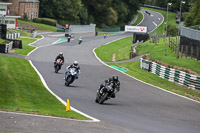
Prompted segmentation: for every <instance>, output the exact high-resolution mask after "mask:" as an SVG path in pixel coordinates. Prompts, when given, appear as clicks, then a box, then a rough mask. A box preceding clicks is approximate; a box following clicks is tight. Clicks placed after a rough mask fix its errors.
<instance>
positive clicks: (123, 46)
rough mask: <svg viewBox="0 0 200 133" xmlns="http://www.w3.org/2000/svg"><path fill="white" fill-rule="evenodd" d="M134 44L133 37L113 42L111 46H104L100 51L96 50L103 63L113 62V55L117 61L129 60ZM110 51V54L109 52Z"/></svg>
mask: <svg viewBox="0 0 200 133" xmlns="http://www.w3.org/2000/svg"><path fill="white" fill-rule="evenodd" d="M131 45H133V44H132V37H127V38H123V39H120V40H118V41H115V42H112V43H110V44H109V45H103V46H101V47H100V48H98V49H95V52H96V53H97V56H98V57H100V58H101V59H102V60H103V61H106V62H112V58H113V55H114V54H115V60H116V61H120V60H125V59H129V55H130V50H131ZM108 50H109V52H108Z"/></svg>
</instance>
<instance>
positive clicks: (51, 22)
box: [33, 18, 57, 26]
mask: <svg viewBox="0 0 200 133" xmlns="http://www.w3.org/2000/svg"><path fill="white" fill-rule="evenodd" d="M33 22H35V23H43V24H47V25H52V26H56V23H57V21H56V20H54V19H50V18H34V19H33Z"/></svg>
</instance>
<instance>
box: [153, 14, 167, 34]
mask: <svg viewBox="0 0 200 133" xmlns="http://www.w3.org/2000/svg"><path fill="white" fill-rule="evenodd" d="M152 12H155V11H152ZM155 13H158V14H160V15H161V16H162V18H163V20H162V22H161V23H160V24H159V25H158V26H157V27H155V28H154V29H153V30H152V31H150V32H149V33H151V32H153V31H154V30H156V29H157V28H158V27H159V26H160V25H161V24H162V23H163V22H164V20H165V18H164V16H163V15H162V14H161V13H159V12H155Z"/></svg>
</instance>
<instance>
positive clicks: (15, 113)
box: [0, 111, 91, 122]
mask: <svg viewBox="0 0 200 133" xmlns="http://www.w3.org/2000/svg"><path fill="white" fill-rule="evenodd" d="M0 113H4V114H14V115H22V116H33V117H41V118H51V119H59V120H70V121H80V122H82V121H84V122H91V120H78V119H70V118H63V117H55V116H46V115H36V114H25V113H17V112H6V111H0Z"/></svg>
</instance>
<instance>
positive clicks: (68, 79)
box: [65, 76, 74, 86]
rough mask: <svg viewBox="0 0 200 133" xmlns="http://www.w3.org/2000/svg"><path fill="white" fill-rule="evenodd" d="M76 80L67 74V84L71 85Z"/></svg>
mask: <svg viewBox="0 0 200 133" xmlns="http://www.w3.org/2000/svg"><path fill="white" fill-rule="evenodd" d="M73 81H74V79H73V77H72V76H67V79H66V81H65V85H66V86H69V85H70V84H71V83H72V82H73Z"/></svg>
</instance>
